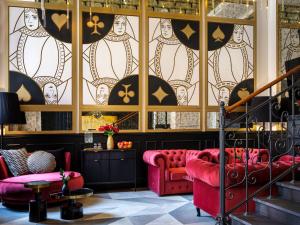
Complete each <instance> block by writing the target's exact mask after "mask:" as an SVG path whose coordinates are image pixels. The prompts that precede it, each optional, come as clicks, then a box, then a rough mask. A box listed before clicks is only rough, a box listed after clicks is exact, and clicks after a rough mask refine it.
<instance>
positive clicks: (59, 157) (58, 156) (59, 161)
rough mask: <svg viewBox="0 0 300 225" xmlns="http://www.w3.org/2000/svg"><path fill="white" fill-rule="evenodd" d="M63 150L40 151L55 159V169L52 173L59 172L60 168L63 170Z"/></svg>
mask: <svg viewBox="0 0 300 225" xmlns="http://www.w3.org/2000/svg"><path fill="white" fill-rule="evenodd" d="M64 150H65V149H64V148H58V149H52V150H42V151H45V152H49V153H51V154H52V155H54V157H55V161H56V167H55V169H54V171H59V170H60V168H62V169H64V168H65V151H64Z"/></svg>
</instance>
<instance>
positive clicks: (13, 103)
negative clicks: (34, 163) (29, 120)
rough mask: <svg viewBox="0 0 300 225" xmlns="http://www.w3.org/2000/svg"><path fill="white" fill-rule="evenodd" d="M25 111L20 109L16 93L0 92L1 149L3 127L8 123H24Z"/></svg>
mask: <svg viewBox="0 0 300 225" xmlns="http://www.w3.org/2000/svg"><path fill="white" fill-rule="evenodd" d="M25 123H26V119H25V113H24V112H21V111H20V103H19V100H18V95H17V94H16V93H10V92H0V124H1V149H3V147H4V146H3V136H4V133H3V130H4V129H3V128H4V125H8V124H25Z"/></svg>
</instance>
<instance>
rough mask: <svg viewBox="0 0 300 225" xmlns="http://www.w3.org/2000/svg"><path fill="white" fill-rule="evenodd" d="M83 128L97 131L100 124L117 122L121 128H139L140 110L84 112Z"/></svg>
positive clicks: (82, 117) (82, 118) (82, 116)
mask: <svg viewBox="0 0 300 225" xmlns="http://www.w3.org/2000/svg"><path fill="white" fill-rule="evenodd" d="M81 122H82V130H84V131H87V130H94V131H96V130H97V129H98V128H99V126H104V125H107V124H112V123H115V124H117V125H118V127H119V129H121V130H137V129H139V113H138V112H99V111H95V112H82V115H81Z"/></svg>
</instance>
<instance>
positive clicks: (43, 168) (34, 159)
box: [27, 151, 56, 173]
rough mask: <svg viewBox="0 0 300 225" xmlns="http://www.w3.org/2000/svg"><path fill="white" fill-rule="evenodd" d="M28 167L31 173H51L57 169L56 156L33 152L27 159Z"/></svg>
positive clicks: (43, 152)
mask: <svg viewBox="0 0 300 225" xmlns="http://www.w3.org/2000/svg"><path fill="white" fill-rule="evenodd" d="M27 166H28V169H29V171H30V172H31V173H50V172H52V171H53V170H54V169H55V167H56V161H55V156H54V155H52V154H51V153H49V152H45V151H36V152H33V153H32V154H31V155H30V156H29V157H28V159H27Z"/></svg>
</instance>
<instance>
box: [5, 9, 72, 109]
mask: <svg viewBox="0 0 300 225" xmlns="http://www.w3.org/2000/svg"><path fill="white" fill-rule="evenodd" d="M9 14H10V22H9V69H10V71H16V72H19V73H22V74H24V75H26V76H28V77H30V78H31V79H32V80H33V81H34V82H36V83H37V84H38V85H39V86H40V88H41V90H42V92H43V94H44V98H45V102H46V104H66V105H68V104H72V50H71V48H72V47H71V46H72V45H71V44H70V43H65V42H62V41H60V40H58V39H56V38H55V37H53V36H51V35H50V34H49V33H48V32H47V31H46V29H45V28H44V27H43V26H42V25H41V21H40V19H39V16H38V11H37V9H35V8H18V7H10V9H9ZM11 82H13V81H11Z"/></svg>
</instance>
